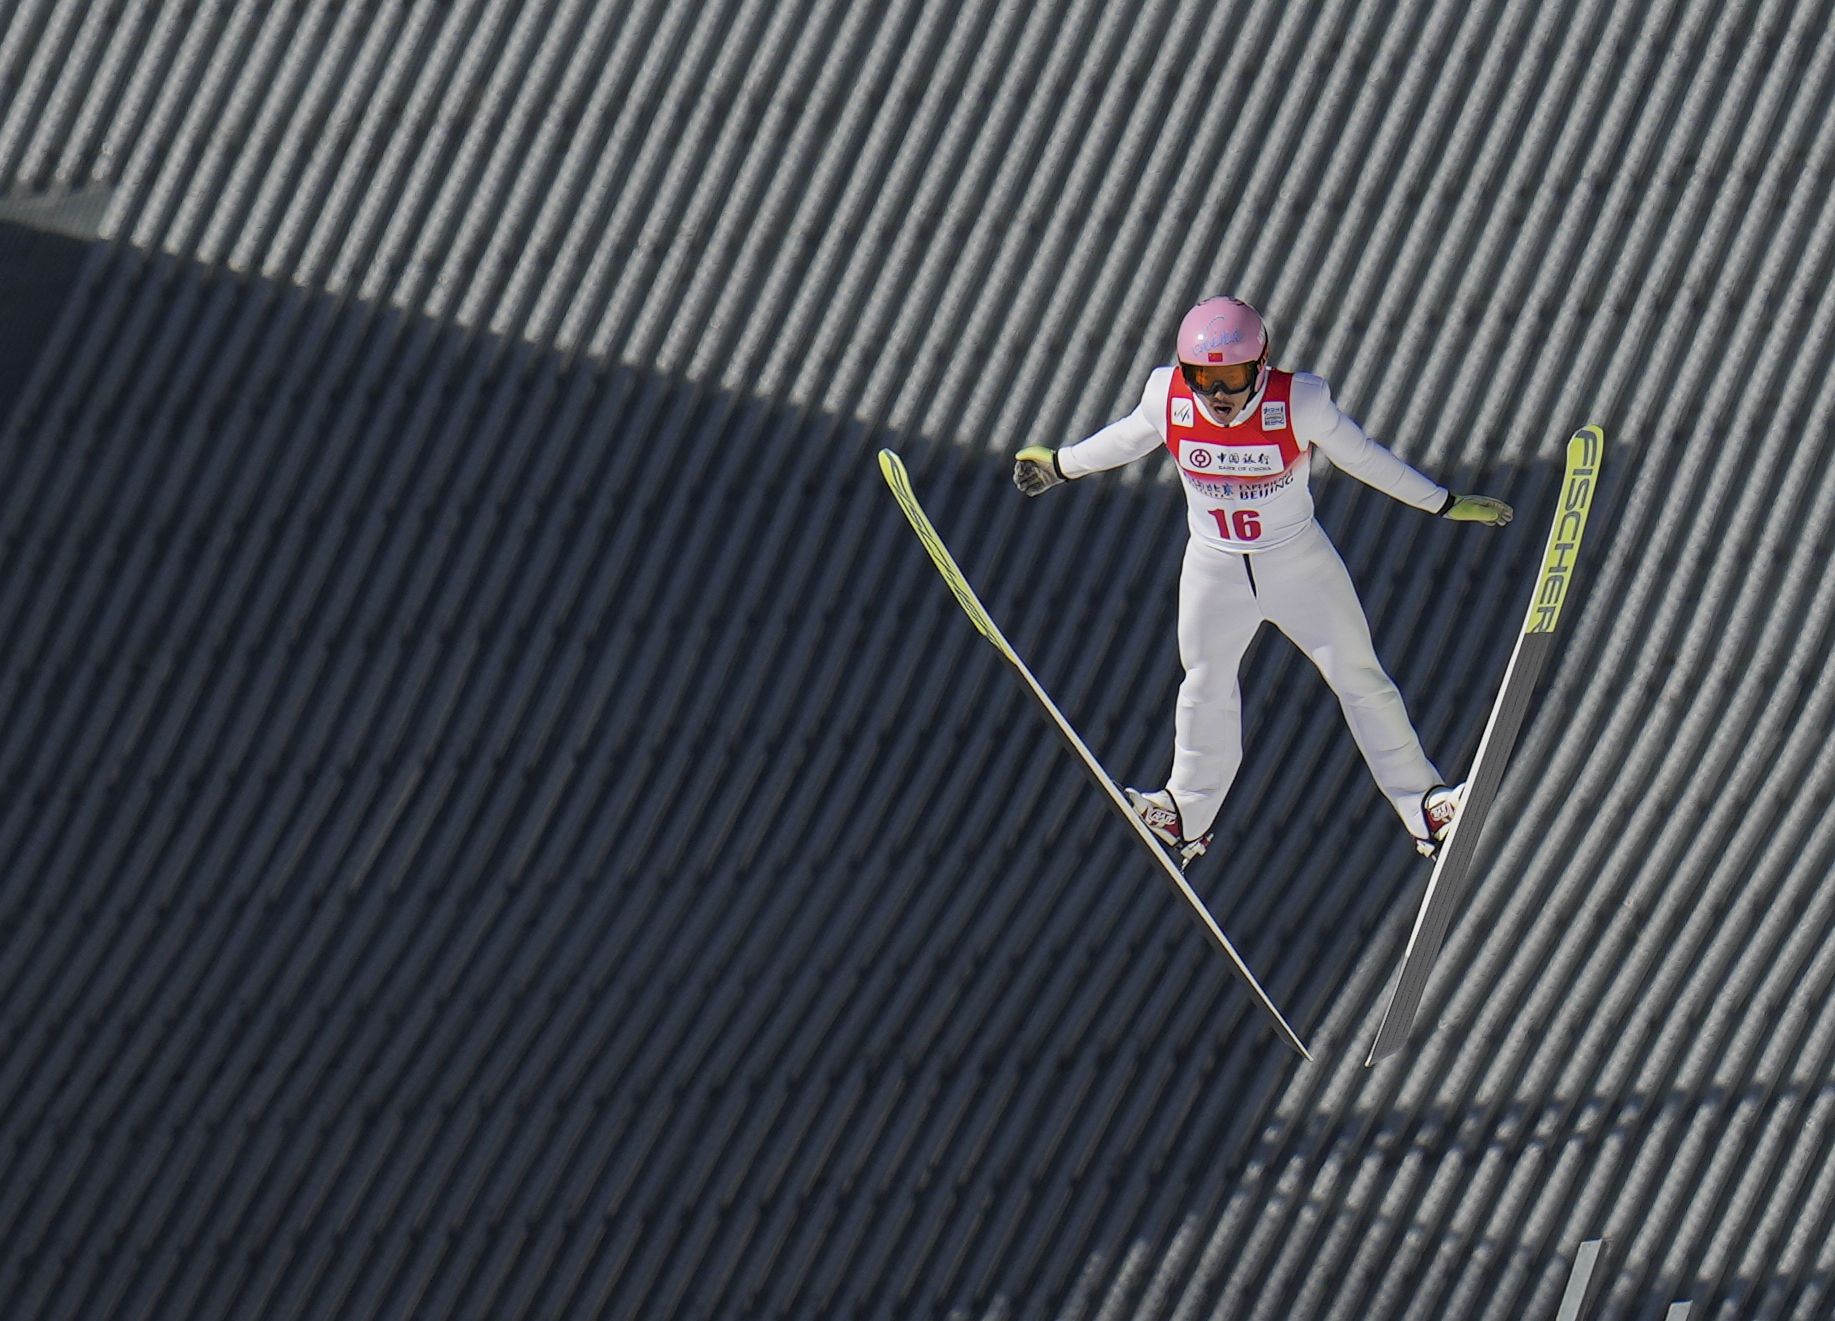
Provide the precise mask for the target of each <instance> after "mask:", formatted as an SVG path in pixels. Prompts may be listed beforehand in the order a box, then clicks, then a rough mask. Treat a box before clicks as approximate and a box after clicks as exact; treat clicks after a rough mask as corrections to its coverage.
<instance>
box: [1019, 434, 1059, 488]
mask: <svg viewBox="0 0 1835 1321" xmlns="http://www.w3.org/2000/svg"><path fill="white" fill-rule="evenodd" d="M1065 480H1066V478H1065V476H1064V470H1063V469H1062V468H1060V467H1058V455H1057V452H1056V451H1055V450H1051V449H1048V448H1046V447H1045V446H1043V445H1028V446H1026V448H1025V449H1023V450H1021V451H1020V452H1019V453H1018V454H1015V455H1014V456H1013V484H1014V485H1015V486H1017V487H1019V489H1020V490H1022V491H1024V492H1025V493H1026V494H1027V495H1043V494H1045V492H1047V491H1049V490H1050V489H1051V488H1052V487H1054V486H1057V485H1059V484H1061V483H1062V482H1064V481H1065Z"/></svg>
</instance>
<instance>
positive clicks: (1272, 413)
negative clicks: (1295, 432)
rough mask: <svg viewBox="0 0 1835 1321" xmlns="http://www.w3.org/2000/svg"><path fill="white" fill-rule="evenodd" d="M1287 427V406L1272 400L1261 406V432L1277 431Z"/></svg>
mask: <svg viewBox="0 0 1835 1321" xmlns="http://www.w3.org/2000/svg"><path fill="white" fill-rule="evenodd" d="M1286 425H1287V405H1286V404H1284V403H1281V402H1280V401H1279V400H1274V401H1271V402H1269V403H1265V404H1263V405H1262V430H1263V431H1279V430H1280V429H1281V428H1282V427H1284V426H1286Z"/></svg>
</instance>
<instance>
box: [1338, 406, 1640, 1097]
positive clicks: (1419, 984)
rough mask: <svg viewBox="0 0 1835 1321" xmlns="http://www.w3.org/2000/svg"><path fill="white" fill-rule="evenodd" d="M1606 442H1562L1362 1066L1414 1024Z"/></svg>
mask: <svg viewBox="0 0 1835 1321" xmlns="http://www.w3.org/2000/svg"><path fill="white" fill-rule="evenodd" d="M1605 447H1606V435H1605V432H1604V431H1602V430H1600V428H1598V427H1596V426H1587V427H1582V428H1581V429H1580V430H1579V431H1576V432H1575V433H1574V434H1573V436H1572V437H1571V438H1570V439H1569V440H1568V442H1567V474H1566V476H1565V477H1564V478H1563V480H1562V482H1561V497H1560V501H1559V503H1558V504H1557V505H1556V506H1555V517H1554V526H1553V527H1552V528H1551V529H1550V530H1549V534H1548V548H1547V550H1546V551H1545V552H1544V553H1543V556H1542V567H1541V572H1540V573H1539V574H1538V575H1537V577H1536V586H1535V593H1534V594H1533V595H1532V596H1531V597H1530V599H1529V613H1528V616H1527V617H1526V618H1525V619H1524V621H1523V630H1522V632H1521V633H1519V634H1518V635H1517V639H1516V649H1515V650H1514V651H1512V652H1511V654H1510V664H1509V666H1508V667H1506V668H1505V670H1504V682H1503V684H1502V686H1501V687H1500V688H1499V689H1498V692H1497V700H1496V702H1494V703H1493V704H1492V706H1491V718H1490V720H1489V722H1487V723H1486V725H1485V732H1484V737H1483V738H1481V739H1480V740H1479V743H1478V753H1477V755H1476V756H1474V757H1473V759H1472V773H1471V775H1470V776H1469V777H1468V778H1467V780H1466V789H1465V797H1464V799H1463V800H1462V801H1461V802H1460V804H1459V810H1458V812H1457V814H1456V815H1455V816H1454V817H1453V826H1452V832H1451V833H1450V834H1449V835H1448V836H1447V837H1446V839H1445V841H1444V842H1443V843H1442V844H1441V845H1440V850H1439V856H1438V857H1437V859H1436V860H1435V862H1434V872H1433V875H1432V877H1430V878H1429V879H1428V882H1427V892H1426V893H1425V894H1424V895H1422V896H1421V907H1420V910H1419V912H1417V913H1416V915H1415V921H1414V930H1413V931H1412V932H1411V933H1410V934H1409V937H1408V948H1407V949H1406V950H1405V951H1404V952H1403V954H1402V967H1401V971H1400V973H1398V974H1397V976H1396V980H1395V987H1394V989H1393V990H1392V991H1390V993H1389V1004H1388V1006H1387V1007H1386V1008H1385V1009H1384V1010H1383V1020H1382V1024H1381V1026H1379V1027H1378V1028H1377V1031H1376V1043H1375V1044H1374V1045H1373V1046H1371V1048H1370V1056H1369V1058H1368V1059H1366V1060H1365V1061H1364V1063H1365V1064H1366V1065H1370V1064H1375V1063H1376V1061H1378V1060H1380V1059H1383V1058H1385V1057H1386V1056H1389V1055H1393V1054H1394V1053H1395V1052H1396V1051H1398V1050H1400V1049H1401V1048H1402V1047H1403V1046H1404V1045H1406V1044H1407V1041H1408V1034H1409V1032H1410V1031H1411V1030H1412V1029H1413V1027H1414V1020H1415V1015H1416V1014H1417V1013H1418V1012H1419V1011H1420V1008H1421V993H1422V992H1423V991H1424V990H1425V989H1426V987H1427V978H1428V974H1429V973H1431V972H1432V971H1433V965H1434V959H1435V958H1436V957H1438V955H1439V953H1440V945H1441V942H1443V941H1444V940H1445V939H1446V931H1447V927H1448V926H1449V925H1450V924H1451V922H1452V920H1453V914H1454V913H1455V912H1456V911H1458V907H1459V901H1460V900H1461V899H1462V898H1463V897H1464V895H1465V890H1466V885H1467V882H1468V881H1469V880H1470V877H1471V871H1472V860H1473V858H1474V857H1475V855H1476V854H1477V852H1478V842H1479V838H1480V836H1481V835H1482V833H1483V831H1484V825H1485V818H1486V817H1487V816H1488V815H1489V814H1490V811H1491V804H1492V803H1493V802H1494V801H1495V800H1496V798H1497V791H1498V787H1499V786H1500V785H1501V784H1502V783H1503V778H1504V765H1505V763H1507V762H1508V761H1509V760H1510V751H1511V749H1512V748H1513V747H1515V745H1516V736H1517V733H1518V732H1519V731H1520V730H1521V729H1522V727H1523V717H1524V715H1525V714H1526V713H1527V712H1528V710H1529V699H1530V698H1531V697H1532V696H1533V695H1534V693H1535V686H1536V678H1537V676H1538V675H1540V674H1541V672H1542V666H1543V664H1544V663H1545V662H1546V661H1547V659H1548V656H1549V653H1550V652H1552V651H1553V650H1554V646H1555V624H1556V622H1557V621H1558V620H1559V619H1560V618H1561V606H1562V604H1563V603H1564V602H1565V601H1566V600H1567V590H1568V584H1569V582H1570V581H1571V580H1572V577H1573V572H1574V564H1575V561H1576V560H1577V559H1578V557H1579V554H1580V538H1581V534H1583V533H1584V532H1585V531H1586V525H1587V511H1588V510H1589V509H1590V508H1591V507H1592V503H1593V492H1594V490H1595V488H1596V487H1597V485H1598V477H1599V463H1600V460H1601V458H1603V457H1604V454H1605Z"/></svg>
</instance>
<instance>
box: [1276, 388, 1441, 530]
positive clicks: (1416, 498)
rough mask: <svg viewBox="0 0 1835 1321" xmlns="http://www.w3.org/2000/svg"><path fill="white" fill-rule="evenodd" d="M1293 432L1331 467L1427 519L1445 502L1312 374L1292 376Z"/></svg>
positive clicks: (1430, 482)
mask: <svg viewBox="0 0 1835 1321" xmlns="http://www.w3.org/2000/svg"><path fill="white" fill-rule="evenodd" d="M1293 429H1294V434H1295V435H1297V436H1299V438H1300V439H1301V440H1304V441H1307V442H1309V443H1310V444H1313V445H1316V446H1317V447H1318V448H1319V449H1320V450H1321V451H1323V453H1324V454H1325V457H1326V458H1328V459H1330V460H1331V461H1332V463H1333V464H1334V465H1335V466H1337V467H1339V468H1342V469H1343V470H1344V471H1346V472H1348V473H1350V474H1351V476H1353V477H1355V478H1356V479H1357V480H1358V481H1360V482H1362V483H1363V484H1364V485H1366V486H1371V487H1374V488H1375V489H1377V490H1379V491H1381V492H1382V493H1383V494H1384V495H1387V496H1393V497H1394V498H1395V499H1397V500H1400V501H1401V502H1402V503H1403V504H1405V505H1413V506H1414V507H1415V508H1416V509H1422V510H1425V511H1427V512H1428V513H1430V514H1437V513H1439V512H1440V507H1441V506H1442V505H1444V504H1445V503H1446V488H1445V487H1444V486H1442V485H1440V483H1438V482H1436V481H1434V480H1433V479H1432V478H1431V477H1428V476H1426V475H1424V474H1423V473H1420V472H1417V471H1416V470H1415V469H1414V468H1412V467H1410V466H1409V465H1408V464H1407V463H1406V462H1405V461H1404V460H1402V459H1400V458H1398V457H1396V455H1394V454H1393V453H1391V452H1390V451H1389V450H1386V449H1384V448H1383V447H1382V446H1381V445H1379V444H1377V443H1376V442H1375V441H1374V440H1371V439H1370V437H1369V436H1367V435H1365V434H1364V429H1363V428H1362V427H1360V426H1358V425H1357V423H1356V422H1355V421H1354V420H1353V419H1352V418H1351V417H1349V416H1348V415H1347V414H1346V413H1344V411H1343V410H1341V409H1340V408H1339V407H1338V405H1337V404H1335V403H1334V402H1332V390H1331V387H1330V386H1328V385H1327V384H1326V383H1325V382H1324V381H1322V380H1321V379H1319V378H1318V377H1317V376H1314V375H1313V374H1312V373H1311V372H1295V373H1294V374H1293Z"/></svg>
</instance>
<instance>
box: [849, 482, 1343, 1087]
mask: <svg viewBox="0 0 1835 1321" xmlns="http://www.w3.org/2000/svg"><path fill="white" fill-rule="evenodd" d="M879 470H880V472H881V473H882V474H884V476H885V479H886V484H887V485H888V486H890V487H891V488H892V494H893V495H894V496H895V497H896V498H897V500H898V503H899V507H900V508H902V509H903V510H904V511H905V517H906V518H907V519H909V520H910V522H911V526H912V529H913V530H914V531H916V533H917V535H918V540H919V541H921V542H923V543H924V549H925V550H927V551H929V552H930V558H931V561H932V563H934V564H935V565H936V566H937V572H938V573H940V574H941V575H942V576H943V581H944V582H945V583H947V584H948V585H949V590H950V594H951V595H952V596H954V597H955V598H956V603H957V604H958V605H960V606H961V607H962V611H963V613H964V614H966V615H967V616H968V617H969V622H970V623H972V624H974V626H975V628H976V630H977V631H978V632H979V633H980V634H981V635H982V636H983V637H985V638H986V639H987V640H988V641H989V642H991V643H993V644H994V647H995V649H996V650H997V651H999V652H1000V654H1001V655H1002V656H1004V657H1006V659H1007V661H1008V662H1009V663H1010V664H1011V665H1012V666H1013V668H1014V669H1015V670H1016V671H1017V672H1018V674H1019V676H1020V678H1021V679H1022V680H1023V681H1024V682H1025V685H1026V688H1027V691H1029V692H1030V693H1031V694H1032V696H1033V697H1034V698H1035V699H1037V701H1038V703H1039V705H1040V707H1041V708H1043V710H1044V712H1045V715H1046V716H1047V718H1049V719H1050V721H1051V724H1052V727H1053V728H1054V729H1055V730H1056V731H1057V732H1058V735H1059V736H1060V737H1061V738H1062V739H1063V740H1064V743H1065V746H1067V747H1068V748H1069V749H1070V750H1071V752H1072V753H1073V754H1074V755H1075V756H1076V758H1077V760H1078V761H1079V762H1081V763H1082V765H1083V769H1084V770H1085V771H1086V772H1088V774H1089V776H1090V778H1091V779H1092V780H1094V781H1095V782H1096V786H1097V787H1098V788H1099V789H1101V790H1102V791H1103V795H1104V797H1105V798H1106V799H1107V800H1108V803H1109V806H1110V807H1111V808H1112V809H1113V810H1114V811H1115V812H1116V813H1118V814H1119V815H1120V816H1121V817H1122V818H1123V819H1124V820H1125V821H1127V822H1128V824H1129V825H1130V826H1131V827H1132V828H1133V830H1134V832H1135V834H1136V835H1138V836H1139V837H1140V838H1141V839H1142V840H1143V841H1145V843H1146V845H1147V847H1148V848H1149V849H1150V850H1151V851H1152V853H1153V856H1154V857H1155V858H1156V859H1158V860H1159V863H1160V870H1161V871H1162V872H1163V873H1164V874H1165V876H1166V878H1167V880H1168V881H1169V882H1170V883H1171V884H1172V887H1173V888H1174V889H1175V890H1176V891H1177V892H1178V893H1179V895H1180V897H1181V898H1183V899H1184V900H1185V904H1186V911H1187V912H1189V913H1190V914H1191V917H1192V919H1193V920H1194V921H1195V922H1197V923H1198V925H1199V926H1200V927H1202V928H1203V929H1204V931H1205V934H1206V935H1208V936H1209V937H1210V938H1211V940H1212V941H1213V942H1215V944H1216V945H1217V947H1218V948H1219V949H1221V950H1222V951H1223V952H1224V954H1225V956H1227V957H1228V959H1229V961H1230V966H1231V968H1232V970H1233V971H1234V972H1235V973H1236V975H1237V977H1238V978H1239V979H1240V980H1241V981H1242V982H1243V984H1244V985H1245V986H1247V987H1248V988H1249V991H1250V992H1251V994H1253V995H1254V997H1255V999H1256V1001H1257V1003H1259V1004H1260V1005H1261V1007H1262V1009H1263V1010H1264V1011H1265V1012H1266V1013H1267V1014H1268V1016H1269V1017H1270V1019H1271V1020H1272V1021H1273V1023H1274V1025H1275V1027H1276V1029H1277V1030H1278V1032H1279V1033H1280V1036H1281V1039H1282V1040H1283V1041H1285V1042H1286V1043H1287V1045H1288V1046H1290V1047H1292V1048H1293V1049H1294V1050H1295V1051H1297V1052H1298V1053H1299V1054H1300V1056H1301V1057H1302V1058H1304V1059H1307V1060H1310V1059H1312V1055H1311V1054H1310V1053H1308V1051H1307V1049H1306V1044H1305V1043H1304V1042H1303V1041H1301V1040H1300V1037H1299V1034H1298V1033H1296V1032H1295V1031H1294V1030H1293V1028H1292V1027H1291V1026H1290V1025H1289V1024H1288V1022H1287V1020H1286V1018H1285V1017H1283V1016H1282V1014H1281V1011H1280V1009H1279V1008H1277V1007H1276V1005H1275V1003H1274V1000H1273V999H1272V998H1271V997H1270V996H1269V994H1268V992H1267V991H1266V990H1264V989H1263V988H1262V984H1261V983H1260V982H1259V981H1257V980H1256V979H1255V974H1254V973H1252V972H1251V971H1249V965H1248V964H1247V963H1245V962H1243V958H1242V955H1240V954H1238V953H1237V952H1236V947H1235V946H1234V945H1232V944H1231V943H1230V939H1229V937H1228V936H1226V935H1224V934H1223V928H1222V927H1220V926H1219V925H1218V924H1217V919H1216V918H1215V917H1213V916H1212V915H1211V911H1210V909H1208V908H1207V907H1205V904H1204V900H1203V899H1201V898H1199V896H1198V892H1197V891H1196V890H1194V889H1192V888H1191V884H1190V882H1188V881H1187V880H1186V879H1185V873H1184V872H1182V871H1180V870H1179V866H1178V864H1177V863H1175V862H1174V861H1173V860H1172V855H1171V854H1169V853H1167V852H1166V850H1165V848H1164V847H1163V846H1162V845H1161V844H1160V841H1159V840H1158V839H1156V838H1155V837H1154V835H1153V832H1152V831H1150V830H1148V829H1147V823H1146V822H1144V821H1142V820H1141V819H1140V817H1139V816H1138V815H1136V814H1135V812H1134V809H1133V808H1131V807H1129V806H1128V800H1127V798H1126V797H1125V796H1124V795H1123V794H1122V791H1121V788H1120V786H1119V785H1117V784H1116V783H1115V781H1114V780H1113V779H1112V778H1110V776H1109V773H1108V772H1107V771H1105V770H1104V769H1103V768H1102V763H1101V762H1100V761H1098V760H1097V759H1096V754H1095V753H1093V752H1091V751H1090V748H1089V745H1088V744H1086V743H1085V742H1084V741H1083V739H1082V737H1081V736H1080V735H1079V734H1078V733H1077V731H1076V729H1075V728H1073V727H1072V725H1071V723H1070V721H1069V720H1067V719H1065V717H1064V713H1063V712H1062V711H1060V710H1058V707H1057V703H1055V702H1053V701H1052V700H1051V695H1050V694H1049V693H1047V692H1046V691H1045V688H1044V685H1042V684H1041V683H1039V681H1038V679H1037V678H1036V677H1034V675H1033V673H1032V671H1031V670H1030V669H1028V668H1027V666H1026V663H1025V661H1023V660H1021V659H1020V655H1019V653H1018V652H1017V651H1015V650H1014V649H1013V645H1012V644H1011V643H1010V642H1008V641H1007V639H1006V637H1005V635H1004V634H1002V633H1001V631H1000V629H999V627H998V626H997V625H996V624H995V623H994V617H993V616H992V615H990V614H989V613H988V610H987V607H986V606H984V605H983V604H982V603H981V598H980V597H978V596H976V595H975V589H974V588H973V587H971V586H970V585H969V581H968V577H967V576H966V575H965V574H964V573H963V572H962V569H961V568H960V566H958V565H957V564H956V561H955V557H954V556H952V555H951V554H950V553H949V548H948V547H947V546H945V545H944V544H943V538H942V536H941V535H939V534H938V532H937V529H936V526H935V525H934V524H933V523H931V521H930V518H929V516H928V515H927V514H925V512H924V507H923V506H922V505H920V504H919V503H918V498H917V495H916V493H915V492H914V491H913V490H912V489H911V477H910V474H908V473H907V472H906V471H905V465H904V463H903V462H902V461H901V460H900V459H899V457H898V455H897V454H896V453H894V452H893V451H892V450H889V449H882V450H881V451H880V452H879Z"/></svg>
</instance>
